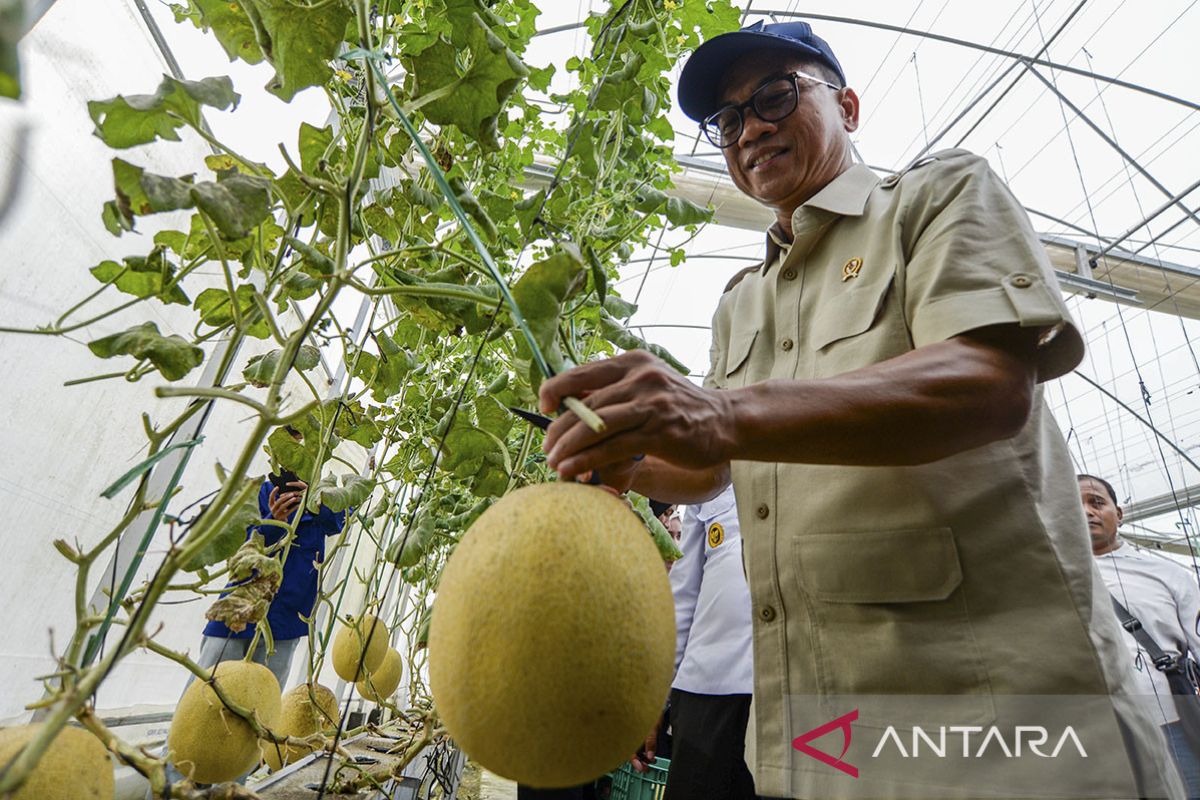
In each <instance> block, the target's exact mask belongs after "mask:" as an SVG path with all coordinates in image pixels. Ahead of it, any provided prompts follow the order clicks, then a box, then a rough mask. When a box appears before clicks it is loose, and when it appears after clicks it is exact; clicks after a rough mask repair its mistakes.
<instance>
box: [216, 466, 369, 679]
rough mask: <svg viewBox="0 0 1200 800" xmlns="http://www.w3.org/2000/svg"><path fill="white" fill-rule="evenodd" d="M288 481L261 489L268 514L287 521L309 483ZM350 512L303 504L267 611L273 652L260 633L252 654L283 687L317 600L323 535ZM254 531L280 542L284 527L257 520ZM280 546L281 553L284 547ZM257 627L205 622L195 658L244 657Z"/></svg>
mask: <svg viewBox="0 0 1200 800" xmlns="http://www.w3.org/2000/svg"><path fill="white" fill-rule="evenodd" d="M287 486H288V487H294V488H293V490H291V491H282V492H281V491H280V490H279V488H278V487H276V486H275V485H273V484H272V483H271V481H270V480H264V481H263V485H262V488H261V489H259V492H258V508H259V512H260V513H261V514H262V517H263V518H264V519H273V520H278V521H279V522H285V523H290V522H291V521H292V516H293V515H294V514H295V513H296V511H297V509H299V508H300V502H301V500H302V498H303V497H304V490H305V489H306V488H307V485H306V484H305V483H304V482H303V481H290V482H289V483H288V484H287ZM346 514H347V512H346V511H337V512H335V511H330V510H329V509H328V508H326V507H325V506H323V505H322V506H321V507H320V509H318V511H317V513H315V514H314V513H312V512H310V511H308V510H307V509H300V521H299V522H298V523H297V524H296V535H295V538H294V539H293V541H292V544H291V547H290V548H289V549H288V551H287V558H286V559H285V560H284V562H283V580H282V581H281V582H280V584H279V590H278V591H277V592H276V593H275V599H274V600H272V601H271V607H270V609H269V610H268V611H267V622H268V623H269V624H270V626H271V636H272V638H273V639H274V642H275V652H274V653H272V654H270V655H268V654H267V644H266V640H265V638H264V637H261V636H260V637H258V642H257V645H256V647H255V651H254V655H253V660H254V661H257V662H258V663H259V664H264V665H266V667H267V668H268V669H270V670H271V672H273V673H275V677H276V678H278V679H279V686H280V688H281V689H282V688H283V687H284V684H285V683H286V682H287V677H288V673H289V672H290V670H291V665H292V655H293V654H294V653H295V652H296V646H297V644H298V643H299V642H300V641H301V640H302V639H303V638H304V637H306V636H308V623H307V622H306V621H305V618H306V617H308V616H309V615H311V614H312V610H313V605H314V604H315V603H316V600H317V564H319V563H321V562H322V561H324V559H325V537H327V536H333V535H334V534H336V533H339V532H341V530H342V526H343V525H344V524H345V522H346ZM254 532H258V533H261V534H262V536H263V538H264V540H265V542H266V544H267V546H268V547H270V546H271V545H273V544H275V543H277V542H278V541H279V540H280V539H282V538H283V536H284V534H285V533H286V531H285V530H284V529H283V528H281V527H278V526H276V525H256V526H253V527H251V528H250V529H249V530H248V531H247V536H249V535H251V534H253V533H254ZM279 552H280V557H282V553H283V550H282V549H281V550H280V551H279ZM231 586H232V585H231ZM227 588H230V587H227ZM255 629H256V626H255V625H254V624H253V623H251V624H249V625H247V626H246V628H245V629H244V630H241V631H238V632H234V631H232V630H230V629H229V627H228V626H227V625H225V623H223V622H220V621H217V620H213V621H211V622H209V623H208V625H206V626H205V627H204V638H203V640H202V641H201V643H200V654H199V657H198V658H197V659H196V662H197V663H198V664H200V666H202V667H212V666H214V665H215V664H217V663H219V662H221V661H232V660H241V659H243V658H245V657H246V651H247V649H248V648H249V647H250V644H251V642H253V641H254V634H255Z"/></svg>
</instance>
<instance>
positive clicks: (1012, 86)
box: [912, 0, 1087, 162]
mask: <svg viewBox="0 0 1200 800" xmlns="http://www.w3.org/2000/svg"><path fill="white" fill-rule="evenodd" d="M1086 4H1087V0H1079V4H1078V5H1076V6H1075V8H1073V9H1072V10H1071V13H1070V14H1068V15H1067V18H1066V19H1064V20H1063V21H1062V24H1061V25H1059V26H1058V28H1057V29H1056V30H1055V31H1054V33H1052V34H1050V38H1049V39H1046V40H1045V41H1044V42H1042V46H1041V48H1040V49H1039V50H1038V51H1037V52H1036V53H1034V54H1033V57H1034V58H1037V57H1040V56H1041V55H1043V54H1044V53H1045V52H1046V51H1047V50H1049V49H1050V45H1051V44H1053V43H1054V40H1055V39H1057V38H1058V37H1059V35H1060V34H1062V32H1063V31H1065V30H1066V29H1067V26H1068V25H1070V24H1071V20H1073V19H1075V17H1076V15H1078V14H1079V12H1080V11H1082V10H1083V7H1084V6H1085V5H1086ZM1024 63H1025V62H1021V63H1020V64H1010V65H1009V66H1008V68H1007V69H1006V70H1004V72H1002V73H1000V75H999V76H998V77H997V78H996V79H995V80H994V81H992V82H991V84H989V85H988V86H987V88H985V89H984V90H983V91H982V92H980V93H979V94H977V95H976V96H975V99H974V100H972V101H971V102H970V103H969V104H968V105H967V107H966V108H964V109H963V110H962V111H961V112H960V113H959V114H958V116H956V117H955V118H954V119H952V120H950V122H949V123H947V124H946V125H945V126H943V127H942V129H941V130H940V131H939V132H938V134H937V136H935V137H933V138H932V139H930V140H929V141H928V142H927V143H926V144H925V147H923V148H922V149H921V152H919V153H917V154H916V155H915V156H913V158H912V161H913V162H916V161H917V160H918V159H920V158H921V156H923V155H925V154H926V153H928V152H929V151H930V149H931V148H932V147H933V146H934V145H935V144H937V143H938V142H939V141H941V139H942V137H943V136H945V135H946V134H948V133H949V132H950V131H951V130H953V129H954V126H955V125H957V124H958V123H959V121H960V120H961V119H962V118H963V117H965V116H966V115H967V114H969V113H970V112H971V109H973V108H974V107H975V106H976V105H978V104H979V103H980V102H981V101H982V100H983V98H985V97H987V95H988V93H990V92H991V91H992V89H994V88H995V87H996V85H997V84H999V83H1000V81H1002V80H1004V79H1005V78H1006V77H1007V76H1008V74H1009V73H1010V72H1012V71H1013V70H1014V69H1016V68H1017V67H1018V66H1022V65H1024ZM1027 69H1028V67H1027V66H1026V67H1025V69H1022V70H1021V71H1020V72H1019V73H1017V76H1016V77H1015V78H1013V80H1012V83H1010V84H1009V85H1008V86H1007V87H1005V89H1004V91H1003V92H1001V93H1000V96H999V97H997V98H996V99H995V100H994V101H992V104H991V105H990V106H988V107H987V109H986V110H984V112H983V114H981V115H980V117H979V119H977V120H975V123H974V124H973V125H972V126H971V127H970V128H969V129H968V130H967V132H966V133H964V134H963V135H962V136H960V137H959V139H958V142H957V143H956V144H955V145H954V146H955V147H958V146H960V145H961V144H962V143H963V141H965V140H966V138H967V137H968V136H970V135H971V134H972V133H973V132H974V131H975V129H976V128H977V127H979V125H980V123H982V122H983V121H984V120H985V119H987V117H988V115H989V114H991V113H992V111H993V110H994V109H995V108H996V106H998V105H1000V102H1001V101H1002V100H1004V98H1005V97H1007V96H1008V93H1009V92H1011V91H1012V90H1013V89H1015V88H1016V86H1017V84H1018V83H1020V82H1021V78H1022V77H1024V75H1025V72H1026V70H1027Z"/></svg>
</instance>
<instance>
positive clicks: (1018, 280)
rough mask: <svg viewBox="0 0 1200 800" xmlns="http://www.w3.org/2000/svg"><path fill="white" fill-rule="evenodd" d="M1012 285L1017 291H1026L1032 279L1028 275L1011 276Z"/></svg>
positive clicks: (1031, 283)
mask: <svg viewBox="0 0 1200 800" xmlns="http://www.w3.org/2000/svg"><path fill="white" fill-rule="evenodd" d="M1012 285H1013V286H1015V287H1017V288H1018V289H1028V288H1029V287H1030V286H1032V285H1033V279H1032V278H1030V277H1029V276H1028V275H1013V278H1012Z"/></svg>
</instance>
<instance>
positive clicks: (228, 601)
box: [204, 534, 283, 633]
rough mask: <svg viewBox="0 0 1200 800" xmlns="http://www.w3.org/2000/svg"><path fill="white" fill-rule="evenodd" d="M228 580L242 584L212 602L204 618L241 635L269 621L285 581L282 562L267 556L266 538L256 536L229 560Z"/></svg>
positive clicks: (247, 541)
mask: <svg viewBox="0 0 1200 800" xmlns="http://www.w3.org/2000/svg"><path fill="white" fill-rule="evenodd" d="M229 577H230V579H231V580H234V581H240V583H239V584H238V585H237V587H235V588H234V589H233V590H232V591H230V593H229V594H227V595H226V596H225V597H222V598H221V599H220V600H218V601H217V602H215V603H213V604H212V606H211V607H210V608H209V609H208V611H206V612H205V613H204V616H205V618H206V619H210V620H216V621H220V622H223V623H225V624H226V625H227V626H229V630H231V631H233V632H235V633H238V632H240V631H243V630H245V629H246V626H247V625H250V624H253V623H259V622H262V621H263V620H264V619H265V618H266V616H267V611H268V610H270V608H271V601H272V600H274V599H275V593H276V592H277V591H279V584H280V583H282V582H283V563H282V562H281V561H280V560H279V558H277V557H275V556H271V555H267V552H266V547H264V545H263V537H262V536H261V535H258V534H255V535H253V536H251V537H250V538H249V539H248V540H246V542H245V544H243V545H242V546H241V548H239V549H238V551H237V552H236V553H234V556H233V558H231V559H230V560H229Z"/></svg>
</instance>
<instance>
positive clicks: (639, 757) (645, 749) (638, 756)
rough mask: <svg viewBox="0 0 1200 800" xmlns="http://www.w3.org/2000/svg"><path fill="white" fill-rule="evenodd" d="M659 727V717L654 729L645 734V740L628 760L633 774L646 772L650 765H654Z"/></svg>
mask: <svg viewBox="0 0 1200 800" xmlns="http://www.w3.org/2000/svg"><path fill="white" fill-rule="evenodd" d="M661 727H662V717H659V718H658V720H656V721H655V723H654V727H653V728H651V729H650V732H649V733H647V734H646V739H645V741H643V742H642V746H641V748H640V749H639V750H638V751H637V752H636V753H634V755H633V757H632V758H630V759H629V766H631V767H633V771H634V772H646V771H647V770H649V769H650V765H651V764H653V763H654V759H655V753H654V751H655V750H656V749H657V748H658V730H659V728H661Z"/></svg>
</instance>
